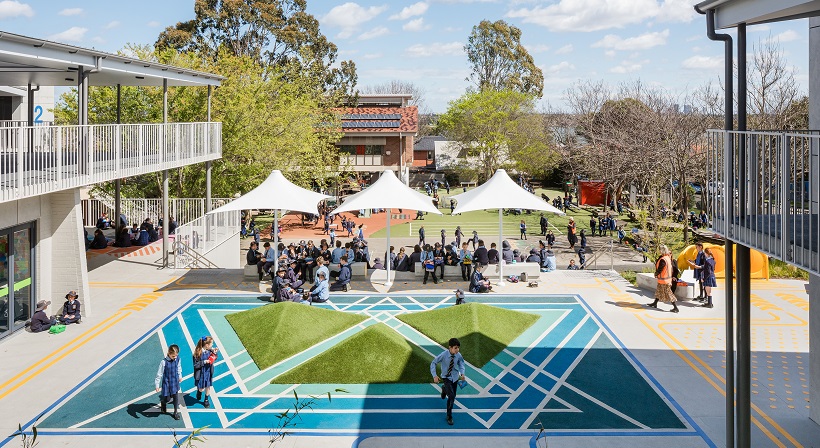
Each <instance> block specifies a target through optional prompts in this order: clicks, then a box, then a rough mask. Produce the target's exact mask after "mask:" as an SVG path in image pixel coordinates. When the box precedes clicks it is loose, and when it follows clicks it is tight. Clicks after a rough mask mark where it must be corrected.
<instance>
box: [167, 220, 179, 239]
mask: <svg viewBox="0 0 820 448" xmlns="http://www.w3.org/2000/svg"><path fill="white" fill-rule="evenodd" d="M177 227H179V225H178V224H177V220H176V219H174V217H173V216H172V217H171V220H170V221H169V222H168V235H173V234H174V233H176V231H177Z"/></svg>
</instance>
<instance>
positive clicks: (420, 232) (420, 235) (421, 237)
mask: <svg viewBox="0 0 820 448" xmlns="http://www.w3.org/2000/svg"><path fill="white" fill-rule="evenodd" d="M419 246H422V247H424V226H423V225H422V226H421V227H419Z"/></svg>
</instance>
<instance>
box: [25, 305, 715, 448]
mask: <svg viewBox="0 0 820 448" xmlns="http://www.w3.org/2000/svg"><path fill="white" fill-rule="evenodd" d="M470 299H471V300H473V301H475V302H482V303H485V304H488V305H493V306H497V307H502V308H507V309H512V310H518V311H524V312H527V313H532V314H536V315H538V316H539V318H538V320H537V321H536V322H535V323H534V324H533V325H532V326H531V327H529V328H528V329H526V330H525V331H524V332H523V333H521V334H520V335H519V336H518V337H517V338H515V340H513V341H512V342H511V343H510V344H508V345H507V347H506V348H505V349H503V350H502V351H501V352H500V353H499V354H498V355H496V356H495V357H494V358H493V359H492V360H490V361H489V362H488V363H487V364H485V365H484V366H483V367H482V368H480V369H479V368H477V367H475V366H473V365H469V364H468V366H467V378H468V383H469V385H468V386H467V387H465V388H463V389H461V390H460V391H459V395H458V398H457V400H456V405H455V406H456V407H455V410H454V415H455V420H456V425H455V427H449V426H447V424H446V422H445V419H444V401H443V400H441V398H440V397H439V391H440V389H439V388H438V386H436V385H435V384H433V383H432V382H430V383H424V384H272V383H271V381H272V380H273V379H274V378H276V377H277V376H279V375H282V374H283V373H286V372H289V371H291V370H292V369H296V368H298V367H299V366H300V365H302V364H304V363H306V362H309V361H310V360H311V359H313V358H315V357H317V356H320V355H321V354H322V353H324V352H326V351H328V350H330V349H332V348H333V347H334V346H336V345H337V344H339V343H341V342H343V341H345V340H347V339H348V338H350V337H351V336H353V335H355V334H357V333H358V332H361V331H363V330H364V329H366V328H368V327H369V326H371V325H375V324H378V323H384V324H386V325H387V326H389V327H390V328H392V329H393V330H394V331H396V332H397V333H398V334H400V335H401V336H403V337H404V338H406V339H407V340H408V341H409V342H410V343H412V344H415V345H416V346H418V347H420V348H421V349H422V350H423V351H424V352H426V353H428V354H429V355H430V356H434V355H435V354H438V353H439V352H441V351H442V350H443V348H442V347H441V346H440V345H438V344H436V343H435V342H433V341H432V340H430V339H429V338H427V337H426V336H424V335H423V334H422V333H419V332H418V331H416V330H414V329H413V328H411V327H410V326H408V325H407V324H405V323H403V322H402V321H401V320H399V319H397V318H396V317H397V316H399V315H402V314H406V313H413V312H419V311H425V310H431V309H437V308H441V307H449V306H451V305H452V303H453V302H454V298H453V297H450V296H444V295H414V296H412V297H411V296H406V295H398V294H397V295H369V296H363V295H343V296H334V300H333V302H334V303H333V304H324V305H322V306H323V307H326V308H331V309H336V310H339V311H344V312H349V313H356V314H360V315H363V316H364V317H366V319H365V320H364V321H362V322H361V323H360V324H358V325H355V326H353V327H351V328H349V329H347V330H345V331H342V332H341V333H338V334H336V335H334V336H332V337H330V338H328V339H326V340H324V341H322V342H321V343H319V344H315V345H313V346H311V347H309V348H307V349H305V350H303V351H301V352H299V353H297V354H295V355H293V356H291V357H289V358H287V359H284V360H282V361H280V362H277V363H275V364H273V365H272V366H270V367H268V368H266V369H264V370H260V369H259V368H258V367H257V366H256V364H255V363H254V361H253V360H252V359H251V357H250V356H249V355H248V353H247V351H246V350H245V348H244V347H243V345H242V343H241V342H240V340H239V338H238V337H237V335H236V333H235V332H234V331H233V328H232V327H231V325H230V324H229V323H228V321H227V320H226V319H225V316H226V315H228V314H232V313H235V312H237V311H242V310H248V309H251V308H254V307H259V306H263V305H265V304H266V303H267V302H263V301H262V300H261V298H259V297H257V296H255V295H233V296H218V297H217V296H205V295H200V296H196V297H194V298H192V299H191V300H189V301H188V302H187V303H186V304H185V305H183V306H182V307H181V308H180V309H178V310H176V311H174V312H173V313H172V314H171V315H169V316H168V317H167V318H166V319H165V320H163V321H162V322H161V323H160V324H158V325H157V326H156V327H155V328H154V329H152V330H151V331H149V332H148V333H146V334H145V335H144V336H143V337H141V338H139V339H138V340H137V341H134V343H133V344H132V345H130V346H129V347H128V348H126V349H125V350H124V351H123V352H121V353H120V354H119V355H118V356H116V357H115V358H113V359H111V360H110V361H109V362H107V363H106V364H105V365H104V366H103V367H102V368H100V369H99V370H98V371H97V372H95V374H93V375H92V376H90V377H89V378H87V379H86V380H85V381H83V382H82V383H81V384H79V385H77V387H75V388H74V389H72V390H71V391H70V392H69V393H67V394H66V395H65V396H63V397H62V398H60V399H59V400H58V401H57V402H55V403H54V404H53V405H52V406H50V407H49V408H48V409H45V410H44V414H43V416H42V417H41V418H40V420H39V424H38V428H40V431H43V432H47V433H51V434H63V435H65V436H71V435H82V434H90V433H93V434H110V435H115V434H133V432H134V431H137V432H139V433H143V434H167V433H168V428H169V427H171V428H173V427H177V428H180V429H182V428H189V429H192V428H199V427H203V426H208V429H207V432H209V433H212V434H217V433H222V434H225V433H232V432H236V431H239V432H242V433H243V434H248V433H255V432H257V431H258V432H259V433H260V434H263V433H264V434H267V430H268V429H270V428H273V427H275V426H276V425H277V421H278V420H277V419H276V414H278V413H281V412H282V411H283V410H285V409H287V408H290V407H291V406H292V405H293V401H294V398H293V393H294V391H296V392H297V393H298V394H299V395H300V396H306V395H308V394H322V393H324V392H326V391H333V390H334V389H336V388H344V389H345V390H347V391H348V392H347V393H333V396H332V401H328V400H327V399H321V400H319V402H318V404H317V405H316V406H314V409H313V411H306V412H303V413H302V414H301V416H302V421H301V422H300V423H299V426H298V427H297V428H295V430H294V431H295V432H297V433H299V432H303V433H306V434H314V435H316V434H321V435H342V434H380V433H395V432H397V431H398V432H401V433H403V434H404V435H407V434H410V435H412V434H419V435H423V434H430V433H434V432H437V431H457V432H464V433H465V434H466V433H470V434H486V435H496V436H497V435H499V434H510V435H513V434H514V435H525V434H529V433H534V431H535V429H534V428H536V427H537V425H539V424H543V425H544V426H545V427H546V428H547V429H548V431H549V432H550V433H554V434H562V433H563V434H573V435H584V434H589V435H595V436H602V435H641V434H644V435H655V436H664V435H665V436H700V437H704V442H706V444H711V442H710V441H708V440H706V439H705V435H704V434H703V432H702V431H701V430H700V429H699V428H698V427H697V425H695V424H694V422H693V420H692V419H691V418H690V417H689V416H688V415H686V413H685V412H684V411H683V410H682V409H681V408H680V406H678V405H677V404H676V403H675V402H674V401H673V400H672V399H671V398H670V397H669V395H668V394H667V393H666V392H665V391H664V390H663V389H662V388H661V387H660V386H659V384H658V382H657V381H655V379H653V378H652V377H651V376H650V375H649V374H648V373H647V371H646V369H645V368H644V367H643V366H642V365H640V364H639V363H638V362H637V360H636V359H635V357H634V356H633V355H632V354H631V353H630V352H629V351H628V350H626V349H624V348H623V347H622V346H621V344H620V342H619V341H618V339H617V338H615V337H614V336H613V335H612V334H611V332H610V331H609V329H608V328H607V327H606V326H605V325H604V324H602V322H601V321H600V320H599V319H598V317H597V316H596V315H595V314H594V313H593V312H592V311H591V310H590V308H589V307H588V306H587V305H586V304H585V302H584V301H583V299H582V298H581V297H580V296H548V295H516V296H500V295H499V296H490V297H487V296H484V297H471V298H470ZM204 334H210V335H213V337H214V339H215V341H216V344H217V345H218V346H219V347H220V350H221V352H222V355H223V356H222V357H221V358H220V361H219V362H218V363H217V364H216V366H215V377H216V380H215V383H214V384H215V391H216V393H215V394H214V395H213V396H212V407H211V408H210V409H206V408H204V407H203V405H202V404H201V403H199V402H197V401H196V400H195V399H194V397H193V391H194V386H193V379H192V375H191V367H190V363H189V362H184V363H183V368H184V369H185V370H184V372H183V373H184V379H183V383H182V388H183V390H184V391H185V392H186V393H187V394H186V397H185V402H186V406H185V407H184V408H183V409H182V415H183V419H182V420H181V421H178V422H177V421H175V420H173V419H171V418H170V416H168V415H160V414H159V413H158V405H157V402H158V399H157V396H156V393H155V392H154V389H153V379H154V375H155V373H156V367H157V364H158V362H159V360H160V359H161V358H162V356H163V354H164V352H165V350H166V347H167V346H168V345H169V344H172V343H176V344H178V345H180V347H181V350H182V351H181V353H180V356H181V358H182V360H183V361H187V360H189V359H191V353H192V351H193V348H194V341H195V340H196V339H197V338H198V337H199V336H200V335H204ZM183 431H184V430H183Z"/></svg>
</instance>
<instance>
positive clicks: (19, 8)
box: [0, 0, 34, 19]
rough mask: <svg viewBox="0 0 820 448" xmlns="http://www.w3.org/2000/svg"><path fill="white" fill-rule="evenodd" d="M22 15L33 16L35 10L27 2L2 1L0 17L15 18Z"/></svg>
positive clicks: (15, 0)
mask: <svg viewBox="0 0 820 448" xmlns="http://www.w3.org/2000/svg"><path fill="white" fill-rule="evenodd" d="M21 16H23V17H33V16H34V10H33V9H32V8H31V6H29V5H28V4H27V3H20V2H18V1H17V0H3V1H2V2H0V19H13V18H15V17H21Z"/></svg>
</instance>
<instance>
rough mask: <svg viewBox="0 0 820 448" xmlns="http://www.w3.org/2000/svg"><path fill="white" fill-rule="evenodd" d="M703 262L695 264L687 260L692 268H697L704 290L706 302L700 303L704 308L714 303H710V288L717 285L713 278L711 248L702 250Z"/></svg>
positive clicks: (713, 268) (713, 269)
mask: <svg viewBox="0 0 820 448" xmlns="http://www.w3.org/2000/svg"><path fill="white" fill-rule="evenodd" d="M703 255H704V256H703V262H702V263H703V264H701V265H697V264H695V263H693V262H692V260H688V261H689V265H690V266H692V268H693V269H698V270H699V271H700V275H701V281H700V283H701V285H703V289H704V290H705V292H706V303H704V304H703V305H701V306H702V307H704V308H712V307H713V306H714V305H713V304H712V288H714V287H717V279H716V278H715V257H714V255H713V254H712V249H711V248H708V249H704V251H703ZM698 256H700V254H698Z"/></svg>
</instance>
